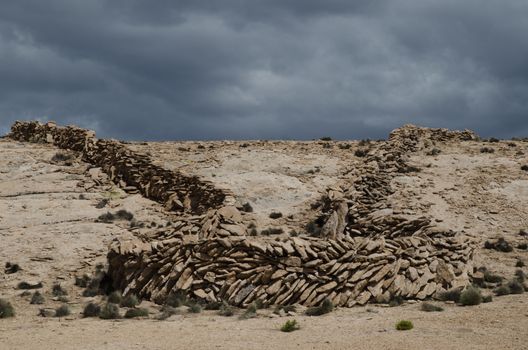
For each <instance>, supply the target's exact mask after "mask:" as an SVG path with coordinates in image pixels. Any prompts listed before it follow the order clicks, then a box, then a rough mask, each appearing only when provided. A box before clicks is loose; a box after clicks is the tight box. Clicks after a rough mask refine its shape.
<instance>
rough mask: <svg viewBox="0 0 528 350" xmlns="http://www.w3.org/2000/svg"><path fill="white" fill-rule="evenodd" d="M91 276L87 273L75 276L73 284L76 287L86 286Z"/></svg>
mask: <svg viewBox="0 0 528 350" xmlns="http://www.w3.org/2000/svg"><path fill="white" fill-rule="evenodd" d="M90 281H91V278H90V276H88V275H87V274H84V275H82V276H81V277H79V276H75V285H76V286H77V287H81V288H86V287H88V284H89V283H90Z"/></svg>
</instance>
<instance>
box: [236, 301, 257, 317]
mask: <svg viewBox="0 0 528 350" xmlns="http://www.w3.org/2000/svg"><path fill="white" fill-rule="evenodd" d="M254 317H257V306H256V305H255V304H254V303H251V304H250V305H249V306H248V307H247V309H246V311H244V313H243V314H242V315H240V319H241V320H247V319H248V318H254Z"/></svg>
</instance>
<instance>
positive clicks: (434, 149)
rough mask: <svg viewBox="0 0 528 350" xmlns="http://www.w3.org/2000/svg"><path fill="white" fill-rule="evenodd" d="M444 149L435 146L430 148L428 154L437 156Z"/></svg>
mask: <svg viewBox="0 0 528 350" xmlns="http://www.w3.org/2000/svg"><path fill="white" fill-rule="evenodd" d="M441 152H442V151H440V150H439V149H438V148H433V149H432V150H430V151H429V152H427V155H428V156H437V155H439V154H440V153H441Z"/></svg>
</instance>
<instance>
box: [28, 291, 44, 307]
mask: <svg viewBox="0 0 528 350" xmlns="http://www.w3.org/2000/svg"><path fill="white" fill-rule="evenodd" d="M44 302H45V300H44V296H43V295H42V294H40V292H39V291H38V290H37V291H35V293H33V295H32V296H31V301H30V302H29V303H30V304H35V305H41V304H44Z"/></svg>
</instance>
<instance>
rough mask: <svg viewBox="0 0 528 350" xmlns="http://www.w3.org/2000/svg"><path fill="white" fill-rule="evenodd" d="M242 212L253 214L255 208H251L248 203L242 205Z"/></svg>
mask: <svg viewBox="0 0 528 350" xmlns="http://www.w3.org/2000/svg"><path fill="white" fill-rule="evenodd" d="M242 211H244V212H246V213H252V212H253V207H252V206H251V204H249V203H248V202H246V203H244V204H243V205H242Z"/></svg>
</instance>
